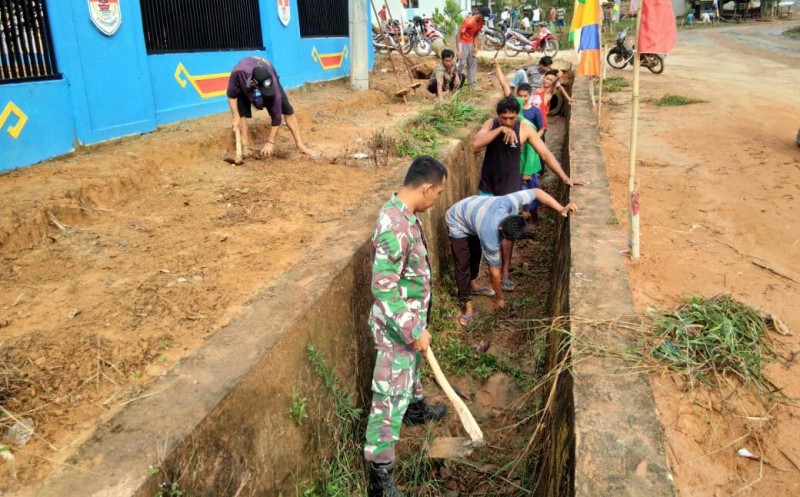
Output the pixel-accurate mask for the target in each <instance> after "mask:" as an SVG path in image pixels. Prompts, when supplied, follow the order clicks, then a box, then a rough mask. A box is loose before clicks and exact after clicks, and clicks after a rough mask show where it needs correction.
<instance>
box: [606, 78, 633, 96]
mask: <svg viewBox="0 0 800 497" xmlns="http://www.w3.org/2000/svg"><path fill="white" fill-rule="evenodd" d="M629 86H630V83H628V80H627V79H625V78H624V77H622V76H611V77H610V78H605V79H603V90H605V91H606V92H608V93H617V92H619V91H622V89H623V88H627V87H629Z"/></svg>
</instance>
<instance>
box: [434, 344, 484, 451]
mask: <svg viewBox="0 0 800 497" xmlns="http://www.w3.org/2000/svg"><path fill="white" fill-rule="evenodd" d="M425 357H426V358H427V359H428V363H429V364H430V365H431V371H433V376H434V377H435V378H436V382H437V383H438V384H439V386H440V387H442V390H444V393H445V395H447V398H448V399H449V400H450V403H451V404H453V407H454V408H455V410H456V413H457V414H458V419H460V420H461V425H462V426H464V430H466V432H467V434H468V435H469V439H470V445H471V446H473V447H479V446H481V445H483V432H482V431H481V428H480V427H479V426H478V423H477V422H476V421H475V418H474V417H472V413H471V412H469V408H468V407H467V405H466V404H464V401H463V400H461V398H460V397H459V396H458V394H457V393H456V392H455V391H454V390H453V387H451V386H450V383H449V382H448V381H447V378H446V377H445V376H444V373H442V369H441V368H440V367H439V362H438V361H437V360H436V356H434V355H433V349H432V348H431V347H428V352H427V353H426V354H425Z"/></svg>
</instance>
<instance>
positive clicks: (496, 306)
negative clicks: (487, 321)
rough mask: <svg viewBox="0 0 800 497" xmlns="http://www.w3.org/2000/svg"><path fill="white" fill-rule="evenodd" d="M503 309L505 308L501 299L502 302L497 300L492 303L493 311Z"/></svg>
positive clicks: (504, 302) (504, 303)
mask: <svg viewBox="0 0 800 497" xmlns="http://www.w3.org/2000/svg"><path fill="white" fill-rule="evenodd" d="M505 308H506V301H505V299H503V300H500V299H498V300H495V301H494V310H495V311H502V310H503V309H505Z"/></svg>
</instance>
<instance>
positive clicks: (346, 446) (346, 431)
mask: <svg viewBox="0 0 800 497" xmlns="http://www.w3.org/2000/svg"><path fill="white" fill-rule="evenodd" d="M306 357H307V358H308V361H309V363H311V366H312V368H313V369H314V371H315V372H316V373H317V375H318V376H319V378H320V380H321V381H322V385H323V386H324V387H325V394H326V395H327V397H328V398H329V400H331V402H332V403H333V416H334V418H335V419H333V420H331V422H329V423H328V426H329V429H330V437H329V438H330V440H332V442H333V444H332V447H330V448H323V449H327V450H326V452H327V454H328V456H327V457H325V458H324V459H323V461H322V462H321V464H320V466H319V470H318V471H317V473H316V479H317V481H316V482H315V484H314V485H312V486H311V487H309V488H308V489H306V490H305V491H304V493H303V494H300V495H305V496H312V495H313V496H317V495H319V496H322V497H349V496H351V495H364V494H365V493H366V489H365V488H364V482H363V480H364V473H363V471H362V468H361V462H362V458H361V450H362V446H361V444H362V440H361V434H362V433H363V423H362V419H361V413H362V411H361V409H358V408H357V407H356V406H355V402H354V401H353V397H352V396H351V395H350V393H349V392H348V391H347V390H346V389H344V388H343V387H342V386H341V380H340V379H339V376H338V375H337V374H336V372H335V371H334V370H333V368H331V367H330V366H328V365H327V364H326V363H325V357H324V356H323V355H322V354H321V353H320V352H319V351H318V350H317V349H316V348H315V347H314V346H313V345H312V344H308V346H307V347H306Z"/></svg>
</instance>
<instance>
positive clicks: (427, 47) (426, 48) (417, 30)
mask: <svg viewBox="0 0 800 497" xmlns="http://www.w3.org/2000/svg"><path fill="white" fill-rule="evenodd" d="M443 39H444V35H443V34H442V33H441V32H440V31H439V30H438V29H436V26H435V25H434V24H433V23H432V22H431V20H430V19H427V18H424V19H423V18H422V17H419V16H414V21H413V23H412V26H411V29H410V30H409V43H410V45H411V48H413V49H414V53H416V54H417V55H419V56H420V57H425V56H427V55H430V54H431V51H432V50H433V45H434V43H436V40H443Z"/></svg>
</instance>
